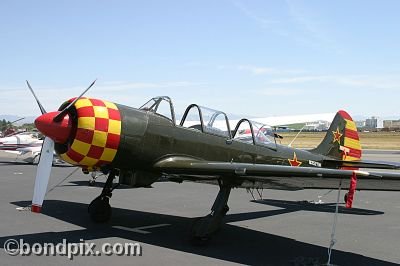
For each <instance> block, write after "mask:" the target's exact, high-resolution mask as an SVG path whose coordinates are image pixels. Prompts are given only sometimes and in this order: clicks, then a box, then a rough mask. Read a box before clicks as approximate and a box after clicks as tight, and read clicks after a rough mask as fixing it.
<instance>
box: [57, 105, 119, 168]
mask: <svg viewBox="0 0 400 266" xmlns="http://www.w3.org/2000/svg"><path fill="white" fill-rule="evenodd" d="M72 100H73V99H71V100H70V101H72ZM75 108H76V112H77V117H78V119H77V120H78V121H77V128H76V135H75V138H74V140H73V141H72V144H71V145H70V147H69V149H68V151H67V152H66V153H64V154H61V155H60V156H61V158H62V159H63V160H64V161H66V162H69V163H71V164H74V165H79V166H84V167H87V168H89V169H90V168H95V167H99V166H101V165H104V164H109V163H111V162H112V161H113V159H114V157H115V155H116V153H117V150H118V146H119V143H120V138H121V114H120V112H119V110H118V107H117V106H116V105H115V104H114V103H111V102H108V101H103V100H98V99H91V98H81V99H79V100H78V101H77V102H76V103H75Z"/></svg>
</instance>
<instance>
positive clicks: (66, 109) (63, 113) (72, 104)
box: [53, 79, 97, 122]
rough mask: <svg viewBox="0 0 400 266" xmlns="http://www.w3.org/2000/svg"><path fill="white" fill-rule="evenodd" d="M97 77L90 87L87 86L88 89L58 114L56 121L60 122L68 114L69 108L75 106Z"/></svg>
mask: <svg viewBox="0 0 400 266" xmlns="http://www.w3.org/2000/svg"><path fill="white" fill-rule="evenodd" d="M96 80H97V79H95V80H94V81H93V82H92V84H90V85H89V87H87V89H86V90H84V91H83V92H82V93H81V95H79V96H78V98H76V99H75V100H74V101H73V102H72V103H70V104H69V105H68V106H67V107H65V108H64V110H62V111H61V112H60V113H59V114H58V115H56V116H55V117H54V119H53V121H54V122H60V121H61V120H62V119H63V117H64V116H65V115H66V114H67V112H68V110H69V109H70V108H71V107H73V106H74V104H75V103H76V102H77V101H78V100H79V99H80V98H81V97H82V96H83V95H84V94H85V93H86V92H87V91H88V90H89V89H90V88H91V87H92V86H93V85H94V83H96Z"/></svg>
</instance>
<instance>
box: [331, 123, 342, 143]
mask: <svg viewBox="0 0 400 266" xmlns="http://www.w3.org/2000/svg"><path fill="white" fill-rule="evenodd" d="M332 133H333V143H335V142H336V141H337V142H338V143H339V144H340V138H341V137H342V136H343V134H342V133H340V131H339V127H338V128H337V129H336V131H332Z"/></svg>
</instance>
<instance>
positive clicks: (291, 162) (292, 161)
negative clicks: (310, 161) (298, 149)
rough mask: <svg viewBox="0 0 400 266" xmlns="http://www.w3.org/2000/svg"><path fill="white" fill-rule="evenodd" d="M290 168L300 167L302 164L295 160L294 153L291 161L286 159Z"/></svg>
mask: <svg viewBox="0 0 400 266" xmlns="http://www.w3.org/2000/svg"><path fill="white" fill-rule="evenodd" d="M288 161H289V163H290V166H300V165H301V164H302V162H300V161H298V160H297V155H296V153H295V152H293V160H291V159H288Z"/></svg>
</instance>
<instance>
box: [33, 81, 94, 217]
mask: <svg viewBox="0 0 400 266" xmlns="http://www.w3.org/2000/svg"><path fill="white" fill-rule="evenodd" d="M95 82H96V80H95V81H93V82H92V84H90V86H89V87H88V88H87V89H86V90H85V91H84V92H83V93H81V95H79V97H77V98H76V99H75V100H74V101H73V102H72V103H70V104H69V105H68V106H67V107H66V108H64V109H63V110H62V111H61V112H51V113H47V112H46V110H45V109H44V107H43V105H42V104H41V103H40V101H39V99H38V98H37V96H36V94H35V92H34V91H33V89H32V87H31V85H30V84H29V82H28V81H26V84H27V85H28V88H29V90H30V91H31V92H32V94H33V97H34V98H35V99H36V102H37V104H38V105H39V108H40V111H41V112H42V115H41V116H39V117H38V118H37V119H36V120H35V124H36V127H37V128H38V129H39V131H40V129H41V128H42V131H45V132H42V133H43V134H44V135H47V136H46V137H45V139H44V141H43V145H42V150H41V152H40V159H39V164H38V166H37V170H36V179H35V187H34V191H33V199H32V208H31V210H32V212H41V209H42V204H43V200H44V197H45V195H46V190H47V185H48V183H49V179H50V174H51V167H52V163H53V157H54V143H55V141H56V142H57V141H61V142H62V140H64V139H66V138H65V136H62V138H59V137H60V134H61V135H65V133H69V131H67V130H70V125H71V122H70V121H69V117H68V116H67V113H68V110H69V109H70V108H71V107H72V106H73V105H74V104H75V103H76V102H77V101H78V100H79V99H80V98H81V97H82V96H83V95H84V94H85V93H86V92H87V91H88V90H89V89H90V88H91V87H92V86H93V85H94V83H95ZM49 118H50V119H49ZM43 129H45V130H43ZM63 131H64V132H63ZM46 132H47V133H48V134H46ZM58 132H59V133H60V134H58ZM49 133H50V134H49ZM54 133H55V134H54Z"/></svg>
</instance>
